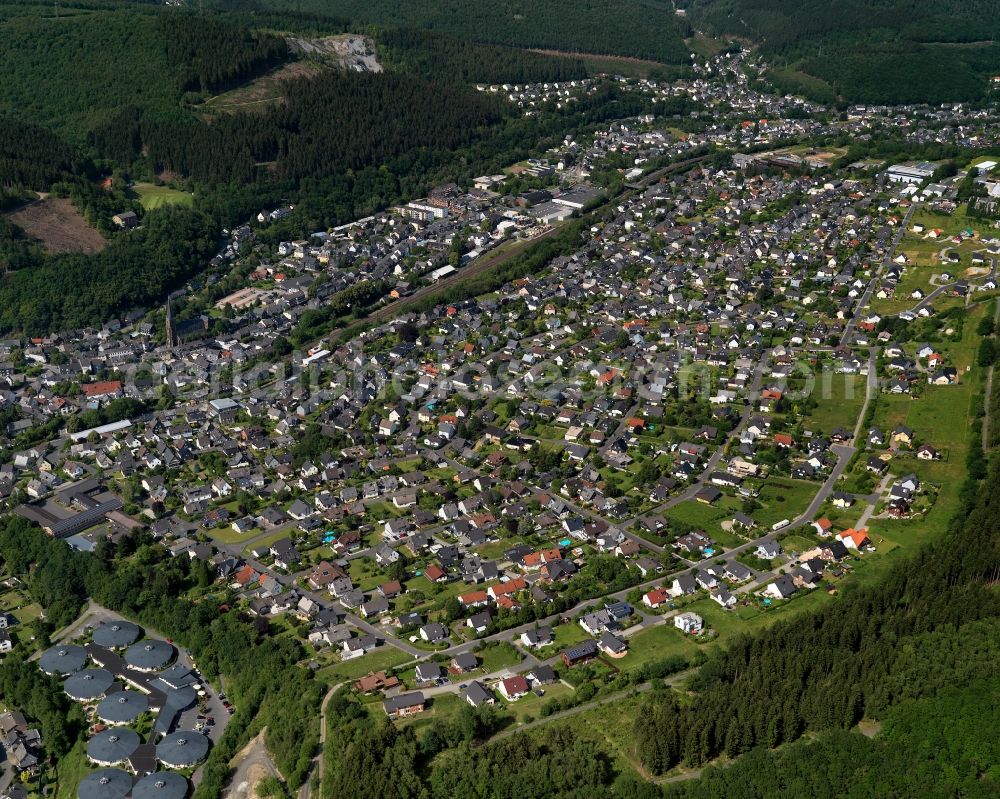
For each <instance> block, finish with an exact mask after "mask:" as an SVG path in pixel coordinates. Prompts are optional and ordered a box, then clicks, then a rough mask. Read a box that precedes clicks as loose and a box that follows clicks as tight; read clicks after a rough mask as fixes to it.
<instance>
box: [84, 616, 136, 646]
mask: <svg viewBox="0 0 1000 799" xmlns="http://www.w3.org/2000/svg"><path fill="white" fill-rule="evenodd" d="M140 635H142V630H141V629H139V626H138V625H137V624H133V623H132V622H130V621H115V622H112V623H110V624H107V623H105V624H102V625H101V626H100V627H98V628H97V629H96V630H94V643H95V644H97V645H98V646H106V647H108V648H109V649H124V648H125V647H126V646H128V645H129V644H134V643H135V642H136V641H138V640H139V636H140Z"/></svg>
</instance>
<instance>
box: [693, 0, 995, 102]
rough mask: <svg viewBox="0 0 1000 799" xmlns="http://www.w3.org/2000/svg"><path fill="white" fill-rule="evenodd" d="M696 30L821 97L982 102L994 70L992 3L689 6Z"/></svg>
mask: <svg viewBox="0 0 1000 799" xmlns="http://www.w3.org/2000/svg"><path fill="white" fill-rule="evenodd" d="M689 14H690V16H691V18H692V21H693V24H695V25H696V26H697V27H699V28H703V29H706V30H708V31H709V32H711V33H714V34H719V35H723V34H724V35H734V36H739V37H742V38H744V39H745V40H748V41H750V42H753V43H755V44H757V45H759V47H760V50H761V52H762V54H763V55H764V57H765V58H766V60H767V61H768V62H769V63H771V64H772V65H774V66H775V67H776V69H774V70H772V72H771V78H772V79H774V80H775V82H776V83H777V84H778V85H779V86H780V87H781V88H784V89H786V90H789V91H798V92H802V93H807V94H810V95H812V96H813V97H816V98H817V99H821V100H826V101H829V100H833V99H835V98H837V97H839V98H842V99H844V100H846V101H849V102H865V103H910V102H931V103H937V102H945V101H949V100H962V101H968V100H971V101H975V100H982V99H985V97H986V96H987V94H988V90H989V89H988V79H989V77H991V76H992V75H995V74H997V73H998V72H1000V45H997V44H996V43H995V39H996V37H997V34H998V33H1000V5H998V4H997V3H996V2H995V0H971V2H964V1H963V2H959V1H958V0H931V2H927V3H919V4H915V3H908V2H903V0H881V2H878V3H875V4H872V3H867V2H861V0H838V2H835V3H829V2H823V1H822V0H805V2H799V0H693V2H692V3H691V6H690V8H689Z"/></svg>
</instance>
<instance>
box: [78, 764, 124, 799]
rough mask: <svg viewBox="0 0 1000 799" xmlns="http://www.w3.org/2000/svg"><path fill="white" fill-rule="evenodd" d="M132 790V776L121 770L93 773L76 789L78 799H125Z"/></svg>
mask: <svg viewBox="0 0 1000 799" xmlns="http://www.w3.org/2000/svg"><path fill="white" fill-rule="evenodd" d="M131 790H132V775H131V774H129V773H128V772H127V771H122V770H121V769H120V768H102V769H98V770H97V771H92V772H90V774H88V775H87V776H86V777H84V778H83V779H82V780H80V784H79V785H78V786H77V788H76V795H77V797H78V799H125V797H126V796H128V793H129V791H131Z"/></svg>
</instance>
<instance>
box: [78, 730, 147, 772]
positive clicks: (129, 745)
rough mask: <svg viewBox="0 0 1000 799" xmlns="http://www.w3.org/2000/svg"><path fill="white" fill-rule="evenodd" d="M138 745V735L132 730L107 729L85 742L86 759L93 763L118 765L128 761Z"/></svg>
mask: <svg viewBox="0 0 1000 799" xmlns="http://www.w3.org/2000/svg"><path fill="white" fill-rule="evenodd" d="M139 744H140V740H139V735H138V733H136V732H135V731H134V730H130V729H129V728H128V727H109V728H108V729H106V730H102V731H101V732H99V733H97V734H96V735H95V736H94V737H93V738H91V739H90V740H89V741H88V742H87V757H89V758H90V759H91V760H93V761H94V762H95V763H101V764H118V763H121V762H123V761H125V760H128V759H129V758H130V757H131V756H132V753H133V752H134V751H135V750H136V748H137V747H138V746H139Z"/></svg>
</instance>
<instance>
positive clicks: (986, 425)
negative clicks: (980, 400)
mask: <svg viewBox="0 0 1000 799" xmlns="http://www.w3.org/2000/svg"><path fill="white" fill-rule="evenodd" d="M993 267H994V269H995V268H996V260H994V261H993ZM995 302H996V309H995V310H994V311H993V323H994V324H996V323H997V322H998V321H1000V300H996V301H995ZM993 372H994V365H993V364H990V368H989V371H988V372H987V373H986V403H985V405H986V407H985V410H984V412H983V450H984V451H986V450H988V449H989V448H990V397H991V396H992V394H993Z"/></svg>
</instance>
